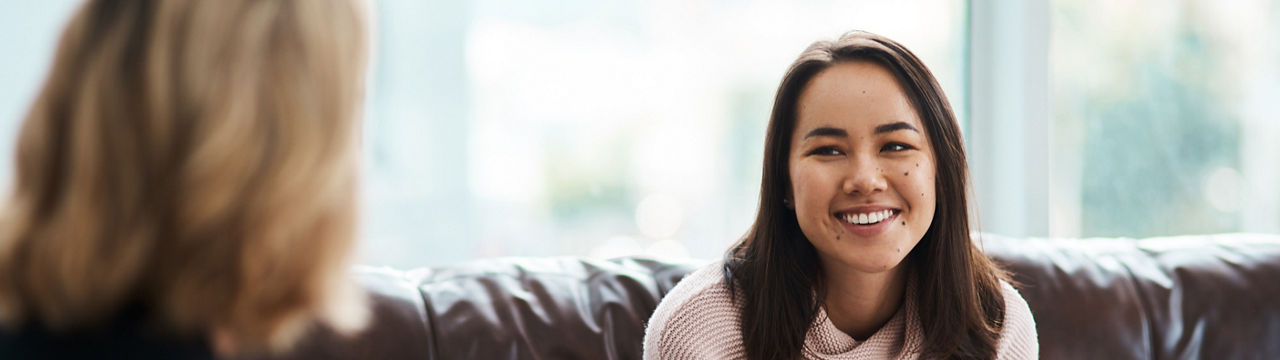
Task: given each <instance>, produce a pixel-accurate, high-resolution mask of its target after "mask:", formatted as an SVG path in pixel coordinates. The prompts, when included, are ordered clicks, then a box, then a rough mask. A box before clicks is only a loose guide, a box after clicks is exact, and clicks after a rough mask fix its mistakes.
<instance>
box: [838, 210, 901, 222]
mask: <svg viewBox="0 0 1280 360" xmlns="http://www.w3.org/2000/svg"><path fill="white" fill-rule="evenodd" d="M890 216H893V210H881V211H876V212H873V213H867V214H857V215H854V214H845V215H844V216H842V217H843V219H842V220H844V221H845V222H848V223H850V224H858V225H869V224H875V223H878V222H881V221H884V219H888V218H889V217H890Z"/></svg>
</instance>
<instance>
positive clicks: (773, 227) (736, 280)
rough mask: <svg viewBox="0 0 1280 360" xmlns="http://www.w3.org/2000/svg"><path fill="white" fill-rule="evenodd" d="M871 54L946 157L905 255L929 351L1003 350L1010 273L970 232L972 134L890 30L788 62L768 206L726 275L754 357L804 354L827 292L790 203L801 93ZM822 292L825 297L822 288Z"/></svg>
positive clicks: (768, 174)
mask: <svg viewBox="0 0 1280 360" xmlns="http://www.w3.org/2000/svg"><path fill="white" fill-rule="evenodd" d="M850 61H868V62H872V63H875V64H879V65H880V66H882V67H884V68H885V69H887V70H889V72H890V73H893V75H894V77H895V78H896V79H897V80H898V83H899V85H900V86H901V87H902V89H903V90H904V91H905V92H906V95H907V98H909V99H910V101H911V104H912V106H913V107H914V108H915V110H916V113H917V114H918V115H919V117H920V119H921V121H922V122H923V123H924V128H925V132H926V134H927V135H928V137H929V142H930V145H931V146H932V148H933V149H934V156H935V158H936V159H937V162H936V163H937V177H936V178H937V180H936V183H935V185H934V186H935V187H936V189H937V194H938V195H937V211H936V212H935V213H934V216H933V222H932V224H931V225H930V227H929V230H928V231H926V232H925V234H924V238H922V239H921V240H920V242H919V243H918V244H917V245H916V247H915V248H914V249H913V250H912V251H911V252H910V253H909V254H907V257H906V259H904V261H905V264H906V266H908V271H907V274H908V281H912V282H914V283H915V286H916V296H915V299H914V301H916V308H917V309H919V311H918V313H919V317H920V323H921V328H922V329H923V331H924V334H923V335H924V342H923V348H922V349H918V350H919V351H922V352H923V353H922V355H924V356H925V357H944V358H975V359H977V358H982V359H986V358H994V357H995V355H996V342H997V340H999V337H1000V328H1001V323H1002V321H1003V319H1004V298H1003V296H1002V291H1001V289H1000V280H1001V279H1003V278H1004V277H1005V275H1004V273H1003V272H1002V271H1001V270H1000V269H999V268H998V267H997V266H996V265H995V264H994V263H993V262H992V261H991V260H989V259H987V257H986V256H985V255H984V254H982V253H981V252H980V251H979V250H978V249H977V247H976V246H975V245H974V244H973V242H972V241H971V240H970V237H969V217H968V208H967V206H968V202H967V200H966V191H967V186H966V181H967V179H968V170H967V169H968V165H967V164H966V161H965V155H964V144H963V138H962V137H961V134H960V129H959V127H958V126H957V124H956V119H955V115H954V114H953V113H952V111H951V105H950V104H949V103H948V102H947V99H946V96H945V95H944V94H943V92H942V89H941V87H939V86H938V82H937V81H936V80H935V79H934V77H933V74H931V73H930V72H929V69H927V68H925V66H924V64H923V63H922V62H921V61H920V59H918V58H916V56H915V55H914V54H912V53H911V51H909V50H907V48H905V47H903V46H902V45H901V44H898V43H897V42H894V41H893V40H889V39H887V38H885V37H882V36H879V35H875V34H871V33H867V32H860V31H855V32H850V33H847V34H845V35H844V36H841V37H840V39H839V40H836V41H834V42H832V41H819V42H816V43H813V45H810V46H809V48H808V49H806V50H805V51H804V53H803V54H801V55H800V58H799V59H796V61H795V62H794V63H792V64H791V67H790V68H789V69H787V73H786V76H785V77H783V79H782V84H781V85H779V86H778V93H777V96H776V98H775V99H774V105H773V114H772V116H771V117H770V119H769V127H768V130H767V135H766V137H765V154H764V172H763V174H762V177H761V186H760V207H759V210H758V211H757V213H756V221H755V224H753V225H752V227H751V229H750V230H749V231H748V232H747V234H746V235H745V236H743V238H742V239H741V240H739V241H738V242H737V243H736V244H734V245H733V246H732V247H731V248H730V249H729V252H728V254H727V255H726V259H725V260H726V261H725V264H724V270H725V281H726V282H727V283H728V285H729V287H730V288H731V289H734V290H735V291H732V293H734V294H736V295H735V297H739V299H738V301H740V303H741V304H743V307H742V340H743V344H744V345H745V346H746V354H747V358H748V359H794V358H797V357H799V356H800V351H801V348H802V347H803V346H804V337H805V334H806V333H807V332H808V330H809V325H810V324H811V323H812V322H813V319H814V317H815V316H817V313H818V309H819V306H821V305H822V303H821V299H823V298H824V297H825V296H824V294H825V293H826V289H825V286H824V284H823V282H822V281H821V279H822V273H821V267H820V266H819V260H818V255H817V250H816V249H815V248H814V247H813V245H812V244H811V243H810V242H809V241H808V240H806V239H805V237H804V234H803V233H801V231H800V225H799V223H798V222H797V220H796V214H795V212H794V210H791V209H789V208H788V207H786V206H785V204H784V203H783V201H784V198H785V197H786V194H788V191H789V189H790V188H791V181H790V175H789V172H788V163H787V162H788V160H787V159H788V154H789V153H790V150H791V135H792V132H793V131H795V125H796V105H797V103H798V102H799V100H800V95H801V92H803V91H804V89H805V87H806V86H807V85H808V83H809V82H810V81H811V80H812V79H813V78H814V77H815V76H816V75H817V74H818V73H820V72H822V71H823V70H825V69H827V68H830V67H831V66H832V65H835V64H839V63H843V62H850ZM815 294H817V296H815Z"/></svg>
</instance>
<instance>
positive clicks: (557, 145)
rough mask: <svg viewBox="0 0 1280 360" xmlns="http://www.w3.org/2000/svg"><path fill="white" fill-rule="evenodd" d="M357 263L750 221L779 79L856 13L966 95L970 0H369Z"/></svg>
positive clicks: (693, 245)
mask: <svg viewBox="0 0 1280 360" xmlns="http://www.w3.org/2000/svg"><path fill="white" fill-rule="evenodd" d="M378 16H379V22H380V24H379V26H380V29H379V30H380V38H379V39H378V40H379V44H378V46H379V51H378V57H377V59H376V61H377V62H376V64H375V69H374V71H373V79H372V80H373V82H372V92H371V94H370V98H369V102H368V113H369V116H368V117H367V123H366V125H367V126H366V133H365V139H366V140H365V143H366V145H367V149H366V150H367V152H366V159H367V161H366V172H365V177H366V178H365V179H366V180H365V183H366V193H365V195H366V197H365V198H366V207H365V211H364V213H365V221H364V223H363V226H364V234H365V236H364V238H363V239H362V240H361V241H362V243H361V244H362V247H363V256H364V259H365V261H366V262H371V263H380V264H390V265H397V266H418V265H431V264H440V263H448V262H455V261H459V260H462V259H467V258H473V257H488V256H546V255H575V256H599V257H609V256H616V255H623V254H638V253H661V254H663V255H665V256H679V255H681V254H684V255H688V256H692V257H697V258H703V259H712V258H717V257H719V256H721V254H723V252H724V251H725V250H726V249H727V247H728V245H729V244H730V243H732V242H733V241H734V240H736V239H737V238H738V237H740V236H741V235H742V234H743V233H744V232H745V231H746V230H747V228H748V226H749V225H750V223H751V221H752V219H753V217H754V212H755V207H756V201H757V197H758V193H759V177H760V166H761V163H762V156H763V145H764V130H765V125H766V124H767V122H768V116H769V110H770V107H771V106H772V103H773V95H774V91H775V88H776V86H777V85H778V82H779V81H780V79H781V77H782V75H783V73H784V72H785V71H786V68H787V66H788V65H789V64H790V62H791V61H792V60H794V58H795V57H796V56H798V55H799V54H800V52H801V51H802V50H803V49H804V47H805V46H807V45H808V44H809V43H810V42H812V41H815V40H818V39H821V38H834V37H836V36H839V35H840V34H841V33H843V32H844V31H847V30H851V29H864V30H868V31H872V32H877V33H880V34H883V35H886V36H889V37H891V38H894V39H896V40H898V41H901V42H903V43H904V44H905V45H907V46H908V47H910V48H911V49H913V51H915V52H916V53H917V54H918V55H920V56H921V58H922V59H924V61H925V62H926V64H927V65H928V66H930V67H931V69H932V70H933V71H934V72H935V74H937V76H938V77H939V81H940V82H941V84H942V85H943V86H944V88H945V89H946V91H947V93H948V94H950V95H951V98H952V101H953V103H956V104H961V103H962V102H963V99H964V97H963V89H964V87H963V69H964V46H963V45H964V32H965V28H964V26H965V22H964V20H965V5H964V2H963V1H947V0H931V1H919V2H907V3H901V2H883V1H872V0H867V1H848V2H828V1H685V0H658V1H640V0H635V1H590V0H578V1H567V2H561V3H559V4H558V6H554V7H551V6H544V5H535V3H530V2H523V1H506V0H483V1H474V2H419V1H382V2H379V3H378Z"/></svg>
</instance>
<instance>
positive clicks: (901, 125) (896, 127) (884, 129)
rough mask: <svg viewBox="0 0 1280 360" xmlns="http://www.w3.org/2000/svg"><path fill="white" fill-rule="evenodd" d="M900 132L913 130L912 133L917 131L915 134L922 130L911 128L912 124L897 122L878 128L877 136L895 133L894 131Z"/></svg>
mask: <svg viewBox="0 0 1280 360" xmlns="http://www.w3.org/2000/svg"><path fill="white" fill-rule="evenodd" d="M898 130H911V131H915V132H920V130H916V127H915V126H911V124H910V123H907V122H905V121H899V122H896V123H890V124H884V125H880V126H876V135H879V134H884V133H887V132H894V131H898Z"/></svg>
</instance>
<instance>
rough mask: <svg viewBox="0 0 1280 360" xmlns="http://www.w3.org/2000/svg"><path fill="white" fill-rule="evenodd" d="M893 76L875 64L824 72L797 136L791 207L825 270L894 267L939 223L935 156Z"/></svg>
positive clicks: (799, 115)
mask: <svg viewBox="0 0 1280 360" xmlns="http://www.w3.org/2000/svg"><path fill="white" fill-rule="evenodd" d="M922 125H923V124H921V122H920V118H919V116H918V115H917V114H916V111H915V109H914V108H913V107H912V106H911V102H910V100H909V99H907V96H906V93H904V92H903V90H902V88H901V87H899V85H898V82H897V80H896V79H894V77H893V74H891V73H889V71H888V70H886V69H884V68H883V67H881V66H880V65H878V64H875V63H871V62H862V61H854V62H844V63H839V64H836V65H833V66H831V67H829V68H827V69H826V70H823V71H822V72H820V73H818V75H817V76H815V77H814V78H813V79H811V80H810V81H809V84H808V86H807V87H806V88H805V89H804V91H803V92H802V94H801V96H800V100H799V102H798V106H797V110H796V128H795V132H794V133H792V134H791V153H790V157H789V159H790V174H791V194H790V195H791V196H789V199H790V202H789V204H790V206H793V207H794V209H795V212H796V220H798V222H799V223H800V230H801V231H803V232H804V235H805V237H807V238H808V239H809V242H811V243H813V246H814V247H815V248H817V250H818V255H819V257H820V258H821V259H822V262H823V267H824V268H828V269H831V268H832V267H833V266H835V267H840V268H844V269H847V270H854V271H858V272H862V273H878V272H883V271H887V270H890V269H894V268H896V267H897V266H898V264H899V263H901V262H902V259H903V258H904V257H906V255H907V253H909V252H911V249H912V248H914V247H915V246H916V243H918V242H919V241H920V239H921V238H922V237H924V234H925V231H927V230H928V229H929V225H930V223H931V222H932V221H933V212H934V208H935V206H936V203H935V201H934V198H935V194H934V176H935V172H936V170H935V167H934V156H933V149H932V148H931V147H930V145H929V139H928V134H925V132H924V131H925V130H924V126H922Z"/></svg>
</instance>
